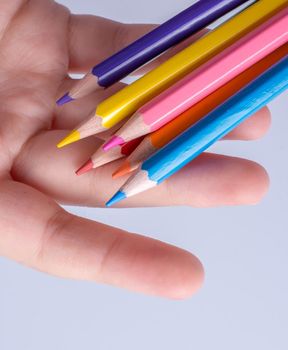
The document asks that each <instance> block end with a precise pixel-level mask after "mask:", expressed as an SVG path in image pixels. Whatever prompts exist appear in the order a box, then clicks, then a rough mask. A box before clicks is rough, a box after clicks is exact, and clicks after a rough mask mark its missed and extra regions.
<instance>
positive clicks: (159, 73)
mask: <svg viewBox="0 0 288 350" xmlns="http://www.w3.org/2000/svg"><path fill="white" fill-rule="evenodd" d="M287 5H288V0H273V1H271V0H260V1H257V2H256V3H255V4H253V5H251V6H250V7H248V8H247V9H246V10H245V11H243V12H241V13H240V14H238V15H236V16H235V17H233V18H232V19H230V20H229V21H227V22H225V23H224V24H222V25H221V26H219V27H217V28H216V29H214V30H213V31H211V32H209V33H208V34H206V35H205V36H204V37H202V38H201V39H199V40H198V41H196V42H195V43H193V44H192V45H190V46H189V47H187V48H186V49H184V50H183V51H181V52H179V53H178V54H177V55H175V56H173V57H172V58H170V59H169V60H167V61H166V62H165V63H163V64H161V65H160V66H158V67H157V68H155V69H154V70H152V71H150V72H149V73H147V74H146V75H145V76H143V77H142V78H140V79H138V80H137V81H135V82H134V83H133V84H131V85H128V86H126V87H125V88H124V89H122V90H120V91H119V92H117V93H116V94H115V95H113V96H111V97H109V98H108V99H106V100H104V101H103V102H101V103H100V104H99V105H98V107H97V109H96V113H95V114H94V115H93V116H91V117H89V118H88V120H87V121H86V122H83V123H81V125H79V127H77V128H76V129H75V130H73V131H72V132H71V133H70V134H69V135H68V136H67V137H66V138H65V139H63V140H62V141H61V142H60V143H59V144H58V145H57V146H58V147H59V148H60V147H63V146H65V145H67V144H69V143H72V142H75V141H78V140H80V139H81V138H84V137H87V136H90V135H93V134H96V133H99V132H101V131H103V130H105V129H109V128H111V127H112V126H113V125H115V124H117V123H118V122H119V121H121V120H123V119H124V118H126V117H128V116H131V115H132V114H133V113H134V112H135V111H136V110H138V109H139V108H140V107H141V106H142V105H144V104H145V103H146V102H148V101H149V100H150V99H151V98H153V97H155V96H156V95H158V94H159V93H161V92H162V91H163V90H165V89H167V88H168V87H169V86H171V85H172V84H174V83H175V82H176V81H178V80H180V79H181V78H183V77H184V76H185V75H186V74H187V73H189V72H191V71H192V70H193V69H195V68H197V67H199V66H200V65H201V64H203V63H204V62H206V61H208V60H209V59H210V58H211V57H213V56H214V55H215V54H217V53H219V52H221V51H222V50H223V49H224V48H226V47H228V46H229V45H231V44H232V43H233V42H235V41H237V40H238V39H239V38H240V37H242V36H243V35H245V34H246V33H248V32H249V31H251V29H253V28H255V27H257V26H258V25H259V24H260V23H263V22H265V21H266V20H267V19H268V18H270V17H272V16H273V15H275V14H276V13H277V12H279V11H280V10H281V9H283V8H285V7H286V6H287Z"/></svg>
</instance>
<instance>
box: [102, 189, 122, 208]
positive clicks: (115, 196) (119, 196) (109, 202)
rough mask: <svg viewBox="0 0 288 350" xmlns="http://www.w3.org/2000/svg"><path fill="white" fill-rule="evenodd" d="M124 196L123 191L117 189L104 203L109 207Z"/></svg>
mask: <svg viewBox="0 0 288 350" xmlns="http://www.w3.org/2000/svg"><path fill="white" fill-rule="evenodd" d="M125 198H126V194H125V193H124V192H121V191H118V192H117V193H115V194H114V196H113V197H112V198H111V199H109V201H108V202H107V203H106V207H111V206H112V205H114V204H116V203H118V202H120V201H122V200H123V199H125Z"/></svg>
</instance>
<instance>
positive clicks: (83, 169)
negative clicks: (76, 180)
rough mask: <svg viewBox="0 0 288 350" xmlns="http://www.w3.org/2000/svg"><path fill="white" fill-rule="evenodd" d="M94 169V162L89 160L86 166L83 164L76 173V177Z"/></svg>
mask: <svg viewBox="0 0 288 350" xmlns="http://www.w3.org/2000/svg"><path fill="white" fill-rule="evenodd" d="M92 169H93V162H92V160H91V159H89V160H88V161H87V162H86V163H85V164H83V165H82V166H81V167H80V168H79V169H78V170H77V171H76V172H75V173H76V175H78V176H79V175H82V174H85V173H87V172H88V171H90V170H92Z"/></svg>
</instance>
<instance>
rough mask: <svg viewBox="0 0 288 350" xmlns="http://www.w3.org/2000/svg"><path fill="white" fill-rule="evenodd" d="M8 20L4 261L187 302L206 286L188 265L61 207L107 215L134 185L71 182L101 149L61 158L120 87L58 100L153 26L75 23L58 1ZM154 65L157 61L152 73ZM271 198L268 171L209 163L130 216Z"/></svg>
mask: <svg viewBox="0 0 288 350" xmlns="http://www.w3.org/2000/svg"><path fill="white" fill-rule="evenodd" d="M0 14H1V15H0V118H1V123H0V146H1V153H0V191H1V196H0V229H1V235H0V254H1V255H2V256H5V257H7V258H10V259H14V260H16V261H18V262H21V263H23V264H26V265H28V266H31V267H33V268H36V269H39V270H41V271H44V272H47V273H50V274H53V275H57V276H61V277H64V278H73V279H82V280H92V281H97V282H98V283H109V284H111V285H114V286H118V287H123V288H128V289H130V290H133V291H138V292H142V293H147V294H153V295H158V296H162V297H167V298H175V299H183V298H187V297H190V296H191V295H192V294H193V293H194V292H196V291H197V290H198V289H199V287H200V286H201V285H202V283H203V278H204V272H203V267H202V265H201V263H200V262H199V260H198V259H197V258H196V257H195V256H193V255H192V254H191V253H189V252H187V251H184V250H182V249H179V248H176V247H173V246H170V245H167V244H165V243H162V242H160V241H156V240H153V239H150V238H147V237H143V236H140V235H137V234H131V233H128V232H124V231H121V230H119V229H117V228H113V227H110V226H106V225H103V224H101V223H97V222H94V221H90V220H87V219H83V218H81V217H77V216H73V215H71V214H69V213H67V212H66V211H65V210H64V209H62V208H61V207H60V206H59V204H70V205H73V204H74V205H85V206H93V207H99V206H100V207H101V206H103V205H104V202H105V201H106V200H107V199H108V198H109V197H110V196H111V195H112V194H113V193H114V192H115V191H116V190H117V189H118V188H119V186H120V185H121V184H122V182H123V181H125V179H120V180H117V181H111V173H112V171H113V170H115V169H116V168H117V167H118V166H119V163H117V162H116V163H114V164H110V165H107V166H105V167H103V168H101V169H98V170H95V171H93V172H90V173H88V174H87V175H85V176H82V177H77V176H76V175H75V174H74V170H75V169H76V168H77V167H79V166H80V165H81V164H82V163H83V162H84V161H85V160H86V159H87V158H89V156H90V155H91V154H92V153H93V152H94V151H95V149H96V148H97V145H98V144H99V141H98V140H97V139H96V138H93V137H92V138H89V139H85V140H82V141H81V142H78V143H76V144H73V145H71V146H69V147H66V148H63V149H61V150H58V149H57V148H56V146H55V145H56V143H57V142H58V141H59V140H60V139H62V138H63V137H64V136H65V135H66V133H67V131H68V130H69V129H71V128H72V127H73V126H75V125H76V124H78V123H79V121H81V120H82V119H84V118H85V117H86V116H87V115H88V114H89V113H90V112H91V111H92V110H93V109H94V108H95V106H96V104H97V102H98V101H100V100H102V99H103V98H105V97H106V96H108V95H110V94H112V93H113V92H115V91H117V90H118V89H120V88H121V87H122V86H123V85H121V84H117V85H115V86H113V87H112V88H110V89H108V90H106V91H105V92H100V93H97V94H94V95H92V96H88V97H86V98H84V99H82V100H81V101H77V102H74V103H71V104H69V105H66V106H64V107H63V108H61V109H60V108H57V107H56V106H55V100H56V99H57V98H58V97H59V96H61V95H62V94H63V93H64V92H65V91H67V89H68V88H69V87H71V86H72V84H73V80H72V79H70V78H68V72H81V73H84V72H87V70H88V69H89V68H90V67H91V66H93V65H94V64H95V63H96V62H99V61H101V60H102V59H104V58H105V57H107V56H108V55H110V54H112V53H113V52H115V51H116V50H119V49H120V48H121V47H123V46H125V45H127V44H128V43H129V42H131V41H133V40H134V39H136V38H137V37H139V36H140V35H142V34H144V33H145V32H147V31H148V30H151V28H153V26H151V25H137V24H135V25H134V24H133V25H124V24H120V23H117V22H113V21H110V20H107V19H103V18H99V17H94V16H75V15H71V14H70V13H69V10H68V9H66V8H65V7H63V6H61V5H59V4H57V3H55V2H54V1H51V0H41V1H39V0H30V1H28V0H10V1H1V2H0ZM190 41H191V40H190ZM91 42H92V43H93V45H91ZM182 46H183V45H182ZM177 49H179V47H178V48H176V49H175V48H174V49H173V52H175V50H176V51H177ZM170 54H171V53H170ZM168 55H169V53H168ZM163 59H167V55H166V56H163V57H161V58H160V60H163ZM156 64H159V60H158V61H155V62H153V63H152V64H149V65H147V66H146V67H145V70H146V71H147V70H148V69H151V68H152V67H153V66H155V65H156ZM269 124H270V114H269V111H268V109H267V108H265V109H263V110H262V111H261V112H259V113H257V114H256V115H255V116H253V117H251V118H250V119H249V120H248V121H247V122H245V123H244V124H242V125H241V126H240V127H239V128H238V129H237V130H234V131H233V133H231V134H230V135H229V137H228V138H230V139H233V140H253V139H256V138H259V137H261V136H263V135H264V134H265V133H266V131H267V129H268V127H269ZM267 188H268V176H267V173H266V171H265V170H264V169H263V168H262V167H261V166H260V165H258V164H256V163H254V162H251V161H248V160H245V159H239V158H233V157H226V156H221V155H215V154H204V155H202V156H201V157H199V158H198V159H197V160H195V161H194V162H192V164H190V165H188V166H187V167H186V168H184V169H183V170H182V171H180V172H179V173H178V174H177V175H175V176H174V177H172V178H171V179H170V180H169V181H167V182H166V183H165V184H163V185H161V186H159V187H158V188H156V189H153V190H151V191H148V192H146V193H144V194H141V195H139V196H136V197H134V198H131V199H129V200H127V201H124V202H123V203H122V204H121V205H122V206H129V207H133V206H138V207H139V206H148V205H149V206H161V205H163V206H164V205H165V206H166V205H167V206H169V205H188V206H197V207H211V206H223V205H243V204H245V205H251V204H256V203H258V202H259V201H260V200H261V199H262V197H263V196H264V194H265V193H266V191H267Z"/></svg>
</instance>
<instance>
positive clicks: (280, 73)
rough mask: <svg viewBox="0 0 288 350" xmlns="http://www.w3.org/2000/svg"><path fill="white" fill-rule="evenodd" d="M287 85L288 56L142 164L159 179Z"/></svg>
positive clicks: (160, 180)
mask: <svg viewBox="0 0 288 350" xmlns="http://www.w3.org/2000/svg"><path fill="white" fill-rule="evenodd" d="M287 88H288V57H287V56H286V58H284V59H282V60H281V61H280V62H279V63H278V64H277V65H275V66H273V67H272V68H270V69H269V70H268V71H267V72H266V73H264V74H263V75H261V76H260V77H259V78H257V79H256V80H255V81H253V82H252V83H251V84H249V85H248V86H247V87H246V88H244V89H242V90H241V91H240V92H239V93H238V94H236V95H235V96H233V97H232V98H230V99H229V100H228V101H227V102H226V103H224V104H223V105H221V106H220V107H219V108H217V109H215V110H214V111H213V112H212V113H210V114H209V115H208V116H206V117H205V118H203V119H201V120H200V121H199V122H197V123H196V124H195V125H193V126H192V127H190V128H189V129H188V130H187V131H185V132H184V133H182V134H181V135H180V136H178V137H177V138H176V139H175V140H173V141H172V142H171V143H169V144H168V145H167V146H165V147H164V148H162V149H161V150H159V151H158V152H157V153H156V154H155V155H153V156H152V157H150V158H149V159H148V160H147V161H145V162H144V163H143V165H142V170H144V171H147V172H148V173H149V179H150V180H151V181H156V182H157V183H161V182H162V181H164V180H165V179H166V178H167V177H169V176H171V175H172V174H174V173H175V172H176V171H178V170H179V169H180V168H182V167H183V166H184V165H185V164H187V163H188V162H190V161H191V160H192V159H194V158H196V157H197V156H198V155H199V154H200V153H202V152H203V151H205V150H206V149H207V148H208V147H209V146H211V145H212V144H213V143H215V142H216V141H217V140H219V139H220V138H222V137H223V136H225V135H226V134H227V133H228V132H230V131H231V130H232V129H234V128H235V127H236V126H238V125H239V124H240V123H241V122H242V121H243V120H245V119H246V118H248V117H249V116H251V115H252V114H254V113H256V112H257V111H258V110H259V109H261V108H262V107H264V106H265V105H266V104H267V103H269V102H270V101H271V100H272V99H274V98H275V97H277V96H278V95H280V94H281V93H282V92H283V91H285V90H286V89H287Z"/></svg>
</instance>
